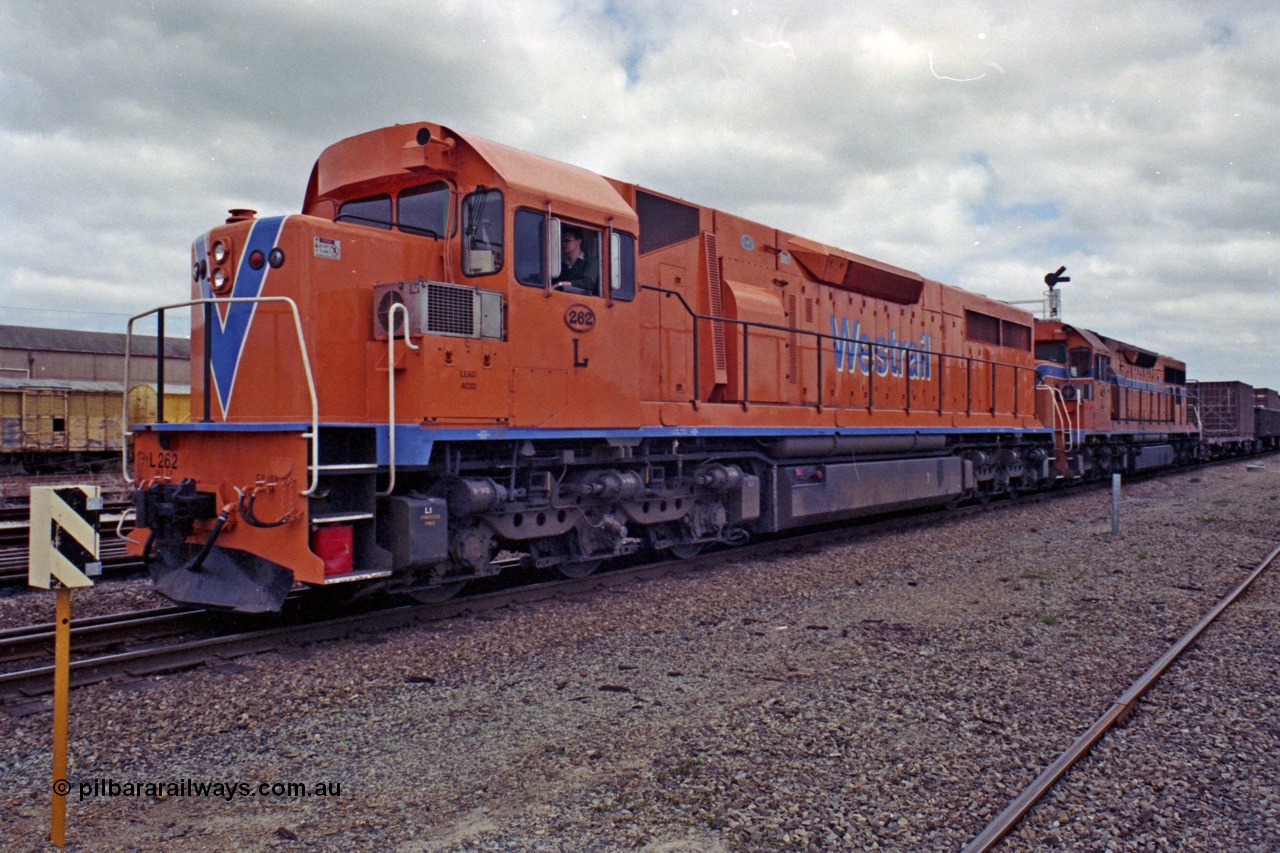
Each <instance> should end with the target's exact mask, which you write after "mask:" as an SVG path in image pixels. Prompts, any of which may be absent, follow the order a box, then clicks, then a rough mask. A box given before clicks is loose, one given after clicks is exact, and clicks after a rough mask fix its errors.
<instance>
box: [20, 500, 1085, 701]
mask: <svg viewBox="0 0 1280 853" xmlns="http://www.w3.org/2000/svg"><path fill="white" fill-rule="evenodd" d="M1080 488H1085V489H1089V488H1105V485H1103V484H1094V485H1085V486H1082V487H1080ZM1075 490H1076V489H1074V488H1073V490H1072V491H1075ZM1052 494H1053V493H1052V492H1041V493H1034V494H1030V495H1026V496H1022V497H1019V498H1015V499H1012V500H1002V501H999V502H993V503H990V504H974V505H970V506H965V507H960V508H958V509H952V510H948V511H940V510H936V509H934V510H929V511H922V512H920V513H917V514H910V515H901V514H898V515H893V516H887V517H883V518H878V519H872V520H866V521H864V522H863V523H862V524H859V525H856V526H848V525H844V526H834V527H829V528H823V529H818V530H815V531H812V532H808V533H803V534H800V535H792V536H786V537H779V538H776V539H769V540H762V541H759V542H755V543H751V544H748V545H745V546H740V547H737V548H732V549H726V550H715V551H710V552H707V553H705V554H701V555H698V556H695V557H690V558H686V559H681V560H663V561H659V562H649V563H642V564H637V565H623V566H619V567H616V568H613V569H611V570H607V571H603V572H601V573H598V574H594V575H591V576H588V577H585V578H577V579H570V578H557V579H555V580H546V581H542V582H535V583H525V584H523V585H517V586H513V585H511V581H510V580H500V581H499V583H505V584H507V585H506V586H505V587H503V588H498V589H490V588H487V587H485V586H484V585H483V584H482V583H474V584H473V585H472V588H471V591H470V592H469V593H468V594H464V595H463V596H461V597H459V598H456V599H452V600H450V601H447V602H443V603H432V604H403V605H395V606H391V607H386V608H382V609H377V610H372V611H370V612H367V613H357V614H344V615H342V616H339V617H337V618H332V619H319V620H315V619H312V618H310V617H308V616H307V615H306V614H305V613H304V612H302V611H295V612H293V613H292V614H286V615H285V616H282V617H279V622H278V624H272V625H269V626H254V627H252V628H249V629H247V630H245V629H244V625H245V624H246V622H247V620H245V619H244V618H243V617H239V618H237V619H236V620H235V621H233V622H230V623H228V624H229V625H232V626H239V629H232V628H227V627H226V626H225V625H224V626H222V627H215V626H211V625H209V624H206V625H205V633H204V634H202V635H201V636H199V637H195V638H179V639H178V640H177V641H174V642H163V643H161V642H155V643H154V644H151V643H153V641H154V640H156V639H157V638H156V637H151V636H148V635H147V634H146V633H145V632H140V633H139V634H138V635H137V636H130V635H129V631H130V630H131V629H130V627H129V626H130V624H134V625H136V626H138V627H139V628H143V627H145V628H146V630H151V628H152V626H154V625H156V624H164V623H165V622H166V621H167V620H169V619H173V620H174V624H179V623H181V622H182V621H184V620H192V621H191V622H190V623H189V624H194V623H195V622H197V621H198V618H197V617H205V618H208V617H210V614H208V613H205V612H204V611H194V610H184V609H183V608H173V609H172V610H178V611H183V613H181V614H176V613H175V614H172V615H170V614H163V613H160V612H148V613H147V614H122V615H121V616H120V617H118V619H117V620H116V624H115V626H114V627H113V626H112V624H111V619H110V618H109V617H104V619H103V621H102V622H101V623H99V625H100V627H99V626H91V625H90V624H85V625H84V628H83V633H82V634H80V635H78V636H80V637H84V638H86V640H88V641H89V642H90V644H91V645H90V648H91V649H92V648H96V649H103V648H107V649H110V648H111V647H113V646H122V645H129V646H143V647H138V648H130V649H128V650H126V651H107V652H104V653H101V654H89V655H78V656H77V657H76V659H75V660H73V662H72V665H71V686H72V687H82V686H86V685H89V684H96V683H100V682H103V681H108V680H112V679H119V678H133V679H136V678H142V677H146V676H150V675H154V674H157V673H163V672H171V671H177V670H182V669H189V668H193V667H197V666H201V665H206V664H219V663H225V662H226V661H228V660H231V659H234V658H236V657H242V656H245V655H252V654H260V653H263V652H270V651H278V650H280V649H282V648H292V647H297V646H302V645H308V644H311V643H316V642H323V641H327V640H335V639H341V638H344V637H349V636H353V635H358V634H373V633H377V632H381V631H388V630H394V629H396V628H403V627H408V626H412V625H419V624H429V623H431V622H437V621H442V620H445V619H450V618H454V617H457V616H460V615H463V614H468V613H482V612H486V611H490V610H496V609H499V608H502V607H508V606H511V605H515V604H522V603H531V602H536V601H539V600H544V599H547V598H552V597H557V596H569V595H580V594H585V593H588V592H590V591H593V590H596V589H599V588H604V587H609V586H616V585H618V584H622V583H628V582H632V581H641V580H647V579H651V578H656V577H663V576H667V575H672V574H679V573H684V572H691V571H696V570H701V569H703V568H706V567H708V566H713V565H717V564H726V563H733V562H739V561H743V560H758V559H766V558H768V557H770V556H773V555H776V554H780V553H794V552H796V551H803V550H805V549H810V548H819V547H827V546H830V545H833V544H838V543H840V542H845V541H851V540H855V539H858V538H862V537H866V536H871V535H876V534H880V533H885V532H890V531H896V530H905V529H910V528H912V527H917V526H922V525H929V524H936V523H938V521H939V518H942V519H947V520H949V521H950V523H958V522H960V521H962V520H963V519H965V518H966V517H968V516H969V515H970V514H971V513H976V512H990V511H993V510H996V511H998V510H1000V509H1002V508H1012V507H1015V506H1019V505H1021V504H1022V503H1024V502H1026V501H1033V502H1034V501H1040V500H1044V499H1046V498H1048V497H1051V496H1052ZM506 577H507V578H511V575H510V574H507V575H506ZM298 600H302V598H301V597H299V599H298ZM152 618H155V620H156V621H154V622H153V621H149V620H151V619H152ZM131 620H136V621H133V622H132V623H131ZM80 629H81V625H80V623H77V625H76V626H75V627H74V628H73V637H76V636H77V635H76V634H75V633H74V632H75V631H76V630H80ZM48 630H51V626H32V627H31V628H29V629H12V630H11V631H7V632H0V662H3V661H5V660H8V659H10V658H12V657H13V655H14V654H16V652H14V651H11V646H12V647H13V648H15V649H16V648H17V647H19V646H23V645H25V646H26V647H28V648H32V647H35V646H36V645H37V644H38V643H41V642H47V637H46V636H45V632H47V631H48ZM161 633H167V634H168V636H170V637H172V636H174V635H175V634H179V635H180V633H181V631H167V632H164V631H162V632H161ZM37 638H38V639H37ZM73 651H76V652H79V651H83V649H80V648H79V646H78V642H77V640H75V639H73ZM52 673H53V670H52V667H51V666H48V665H38V666H31V667H28V668H25V669H15V670H13V671H10V672H7V673H4V674H0V710H5V711H7V712H9V713H13V714H19V713H31V712H38V711H41V710H44V709H45V708H47V702H46V700H45V699H44V698H43V697H45V696H46V694H48V693H50V692H51V691H52V689H53V675H52Z"/></svg>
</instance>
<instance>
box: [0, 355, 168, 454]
mask: <svg viewBox="0 0 1280 853" xmlns="http://www.w3.org/2000/svg"><path fill="white" fill-rule="evenodd" d="M175 392H177V393H175ZM189 411H190V389H189V388H186V387H183V388H177V389H174V388H169V389H166V393H165V420H167V421H169V422H174V423H178V422H184V421H186V420H187V419H188V417H189ZM123 414H124V406H123V400H122V395H121V390H120V384H119V383H118V382H98V381H79V382H77V381H57V382H48V381H42V382H38V383H35V382H32V381H31V380H29V379H25V378H23V379H14V378H0V471H2V472H3V473H30V474H35V473H54V472H63V471H66V472H73V471H101V470H104V469H113V470H118V469H119V467H120V450H121V443H122V441H123V429H122V424H121V417H122V416H123ZM155 414H156V390H155V388H153V387H152V386H150V385H135V386H134V388H133V390H132V391H131V392H130V395H129V415H130V420H131V421H132V422H134V423H139V422H144V421H148V422H149V421H152V420H154V419H155Z"/></svg>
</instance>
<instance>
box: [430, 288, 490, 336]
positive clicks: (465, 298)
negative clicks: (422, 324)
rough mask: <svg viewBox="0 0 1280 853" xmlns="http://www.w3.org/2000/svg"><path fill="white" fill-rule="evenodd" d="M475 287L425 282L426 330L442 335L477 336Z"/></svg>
mask: <svg viewBox="0 0 1280 853" xmlns="http://www.w3.org/2000/svg"><path fill="white" fill-rule="evenodd" d="M475 314H476V312H475V289H474V288H471V287H459V286H458V285H455V284H442V283H440V282H438V281H432V282H428V284H427V331H428V332H434V333H436V334H444V335H465V336H467V337H475V336H477V333H478V330H477V329H476V320H475Z"/></svg>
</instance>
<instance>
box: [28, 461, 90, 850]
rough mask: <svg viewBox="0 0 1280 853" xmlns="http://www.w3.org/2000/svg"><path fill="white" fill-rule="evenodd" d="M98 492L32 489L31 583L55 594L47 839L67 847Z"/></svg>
mask: <svg viewBox="0 0 1280 853" xmlns="http://www.w3.org/2000/svg"><path fill="white" fill-rule="evenodd" d="M101 512H102V496H101V492H100V491H99V489H98V487H97V486H32V487H31V527H30V564H29V567H28V574H27V583H28V584H29V585H30V586H33V587H38V588H40V589H56V590H57V594H58V600H57V605H56V620H55V622H56V624H55V631H54V647H53V648H54V670H53V786H52V787H53V806H52V813H53V814H52V821H51V826H50V830H49V839H50V840H51V841H52V842H53V843H54V844H55V845H57V846H58V847H63V846H65V844H66V830H67V791H68V790H69V787H70V786H69V784H68V782H67V722H68V700H69V694H70V685H71V590H72V589H73V588H75V587H88V586H93V581H92V580H90V576H96V575H100V574H102V562H101V561H100V560H99V557H98V554H99V540H98V520H99V516H100V514H101Z"/></svg>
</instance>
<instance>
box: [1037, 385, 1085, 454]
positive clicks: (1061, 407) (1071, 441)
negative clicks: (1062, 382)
mask: <svg viewBox="0 0 1280 853" xmlns="http://www.w3.org/2000/svg"><path fill="white" fill-rule="evenodd" d="M1044 387H1046V388H1048V389H1049V393H1050V397H1051V398H1052V399H1053V411H1054V416H1055V418H1056V417H1057V415H1058V413H1059V411H1061V414H1062V420H1063V421H1064V422H1065V423H1066V425H1067V428H1066V430H1065V433H1066V444H1065V446H1064V447H1063V451H1064V452H1066V453H1070V452H1071V451H1072V450H1075V448H1076V445H1077V444H1078V443H1079V439H1082V438H1083V436H1079V437H1077V436H1076V433H1075V430H1076V428H1075V427H1073V426H1072V425H1071V410H1070V409H1068V408H1067V398H1066V397H1064V396H1062V389H1061V388H1059V387H1058V386H1057V385H1047V384H1046V385H1045V386H1044Z"/></svg>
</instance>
